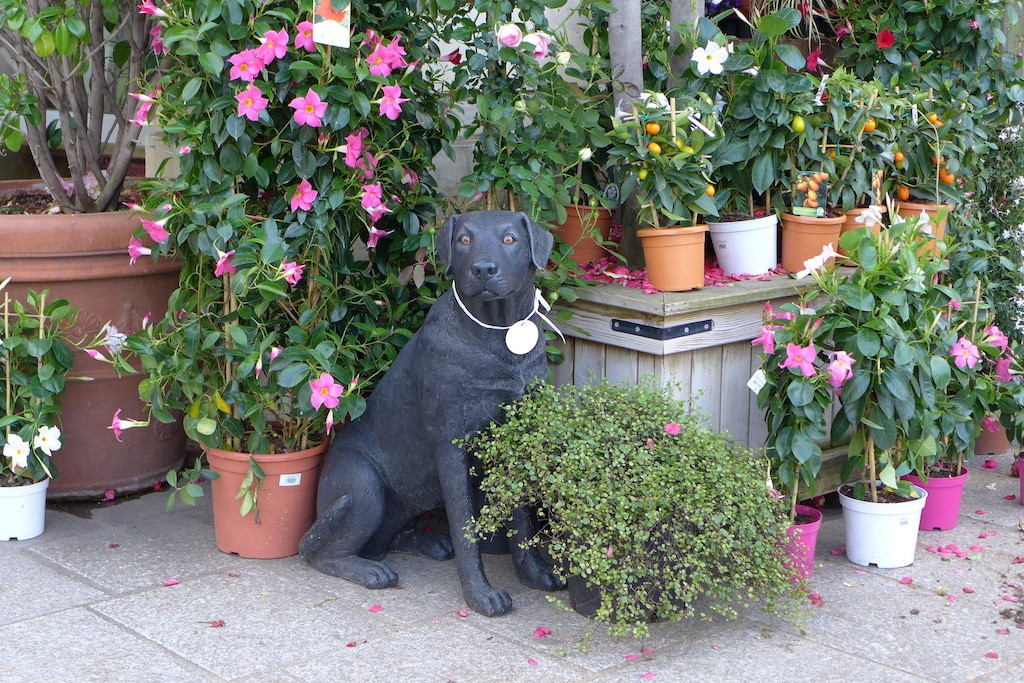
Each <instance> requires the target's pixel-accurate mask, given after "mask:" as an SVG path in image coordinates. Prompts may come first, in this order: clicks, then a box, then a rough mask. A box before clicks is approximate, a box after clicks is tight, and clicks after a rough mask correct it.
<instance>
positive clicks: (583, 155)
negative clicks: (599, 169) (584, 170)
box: [580, 147, 594, 161]
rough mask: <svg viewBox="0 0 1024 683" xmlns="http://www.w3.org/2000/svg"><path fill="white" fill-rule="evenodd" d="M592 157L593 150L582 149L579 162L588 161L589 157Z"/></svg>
mask: <svg viewBox="0 0 1024 683" xmlns="http://www.w3.org/2000/svg"><path fill="white" fill-rule="evenodd" d="M593 156H594V150H592V149H590V148H589V147H584V148H583V149H581V150H580V161H590V159H591V157H593Z"/></svg>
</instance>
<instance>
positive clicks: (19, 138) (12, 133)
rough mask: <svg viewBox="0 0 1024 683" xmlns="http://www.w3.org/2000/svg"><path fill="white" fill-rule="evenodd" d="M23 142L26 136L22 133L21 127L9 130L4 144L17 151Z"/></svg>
mask: <svg viewBox="0 0 1024 683" xmlns="http://www.w3.org/2000/svg"><path fill="white" fill-rule="evenodd" d="M23 142H24V136H23V135H22V134H21V131H20V130H19V129H17V128H11V129H10V130H9V131H7V137H6V138H4V145H6V146H7V149H9V150H11V151H12V152H17V151H18V150H20V149H21V145H22V143H23Z"/></svg>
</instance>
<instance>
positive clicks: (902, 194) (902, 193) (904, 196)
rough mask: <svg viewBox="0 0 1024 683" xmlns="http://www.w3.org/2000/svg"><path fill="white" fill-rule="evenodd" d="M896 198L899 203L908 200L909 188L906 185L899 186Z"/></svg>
mask: <svg viewBox="0 0 1024 683" xmlns="http://www.w3.org/2000/svg"><path fill="white" fill-rule="evenodd" d="M896 196H897V197H899V198H900V201H901V202H905V201H907V200H908V199H910V188H909V187H907V186H906V185H900V186H899V188H897V190H896Z"/></svg>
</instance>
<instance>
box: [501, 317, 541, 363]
mask: <svg viewBox="0 0 1024 683" xmlns="http://www.w3.org/2000/svg"><path fill="white" fill-rule="evenodd" d="M538 339H540V330H538V329H537V325H536V324H535V323H534V322H533V321H532V320H520V321H519V322H517V323H516V324H515V325H513V326H512V327H510V328H508V332H506V333H505V346H507V347H508V350H509V351H511V352H512V353H514V354H516V355H517V356H525V355H526V354H528V353H529V352H530V351H533V349H534V347H536V346H537V340H538Z"/></svg>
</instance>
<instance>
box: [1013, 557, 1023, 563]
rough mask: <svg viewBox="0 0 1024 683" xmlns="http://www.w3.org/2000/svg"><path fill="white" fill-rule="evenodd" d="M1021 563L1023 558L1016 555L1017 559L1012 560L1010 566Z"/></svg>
mask: <svg viewBox="0 0 1024 683" xmlns="http://www.w3.org/2000/svg"><path fill="white" fill-rule="evenodd" d="M1022 563H1024V557H1021V556H1020V555H1018V556H1017V557H1015V558H1013V561H1012V564H1022Z"/></svg>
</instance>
